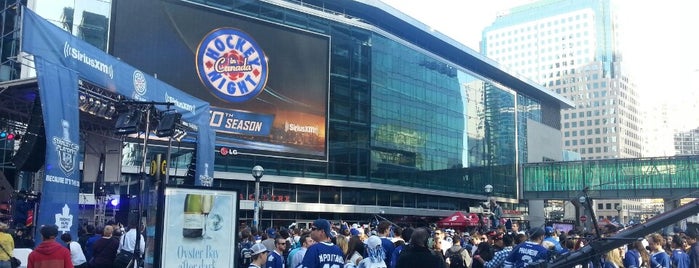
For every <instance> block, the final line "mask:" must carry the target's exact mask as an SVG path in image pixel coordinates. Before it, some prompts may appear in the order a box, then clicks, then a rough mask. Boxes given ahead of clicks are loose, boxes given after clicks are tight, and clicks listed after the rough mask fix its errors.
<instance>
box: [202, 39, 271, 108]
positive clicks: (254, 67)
mask: <svg viewBox="0 0 699 268" xmlns="http://www.w3.org/2000/svg"><path fill="white" fill-rule="evenodd" d="M196 64H197V66H196V67H197V74H198V75H199V79H200V80H201V82H202V83H203V84H204V85H205V86H206V87H207V88H209V89H210V90H211V91H212V92H213V93H214V95H216V96H217V97H219V98H221V99H223V100H226V101H229V102H236V103H241V102H246V101H248V100H251V99H253V98H254V97H255V96H257V94H260V92H262V90H263V89H264V87H265V84H266V83H267V75H268V67H267V57H266V56H265V54H264V52H263V51H262V48H261V47H260V46H259V45H258V44H257V43H256V42H255V40H253V39H252V38H251V37H250V36H248V35H247V34H245V33H243V32H242V31H239V30H237V29H233V28H219V29H216V30H214V31H212V32H210V33H209V34H208V35H206V36H205V37H204V39H203V40H202V41H201V43H200V44H199V48H198V49H197V59H196Z"/></svg>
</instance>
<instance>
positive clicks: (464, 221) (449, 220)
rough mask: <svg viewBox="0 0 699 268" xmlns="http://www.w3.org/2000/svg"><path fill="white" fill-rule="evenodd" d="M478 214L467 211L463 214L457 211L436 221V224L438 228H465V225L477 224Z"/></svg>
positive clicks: (473, 225)
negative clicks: (467, 212)
mask: <svg viewBox="0 0 699 268" xmlns="http://www.w3.org/2000/svg"><path fill="white" fill-rule="evenodd" d="M478 221H479V218H478V214H476V213H469V214H467V215H464V214H463V213H461V212H459V211H457V212H455V213H454V214H452V215H451V216H449V217H446V218H444V219H442V220H440V221H438V222H437V226H439V227H440V228H466V227H476V226H478Z"/></svg>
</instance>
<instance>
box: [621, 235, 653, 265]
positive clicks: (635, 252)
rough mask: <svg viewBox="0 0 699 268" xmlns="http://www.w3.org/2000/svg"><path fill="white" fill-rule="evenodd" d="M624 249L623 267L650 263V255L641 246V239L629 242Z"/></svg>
mask: <svg viewBox="0 0 699 268" xmlns="http://www.w3.org/2000/svg"><path fill="white" fill-rule="evenodd" d="M626 249H627V250H626V253H625V254H624V267H625V268H640V267H648V264H650V255H649V254H648V251H647V250H646V248H645V247H644V246H643V242H642V241H634V242H632V243H629V244H628V245H627V246H626Z"/></svg>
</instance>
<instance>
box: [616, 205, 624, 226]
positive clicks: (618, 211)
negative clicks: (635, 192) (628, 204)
mask: <svg viewBox="0 0 699 268" xmlns="http://www.w3.org/2000/svg"><path fill="white" fill-rule="evenodd" d="M615 209H616V212H617V215H618V216H617V217H618V220H619V223H620V224H623V223H624V222H623V221H622V220H621V205H619V204H617V205H616V207H615Z"/></svg>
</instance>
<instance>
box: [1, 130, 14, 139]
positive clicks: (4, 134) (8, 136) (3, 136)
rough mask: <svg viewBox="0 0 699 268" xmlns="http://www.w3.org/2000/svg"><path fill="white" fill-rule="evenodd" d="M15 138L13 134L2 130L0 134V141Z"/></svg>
mask: <svg viewBox="0 0 699 268" xmlns="http://www.w3.org/2000/svg"><path fill="white" fill-rule="evenodd" d="M15 137H16V135H15V133H13V132H10V131H5V130H3V131H2V132H0V140H14V139H15Z"/></svg>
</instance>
